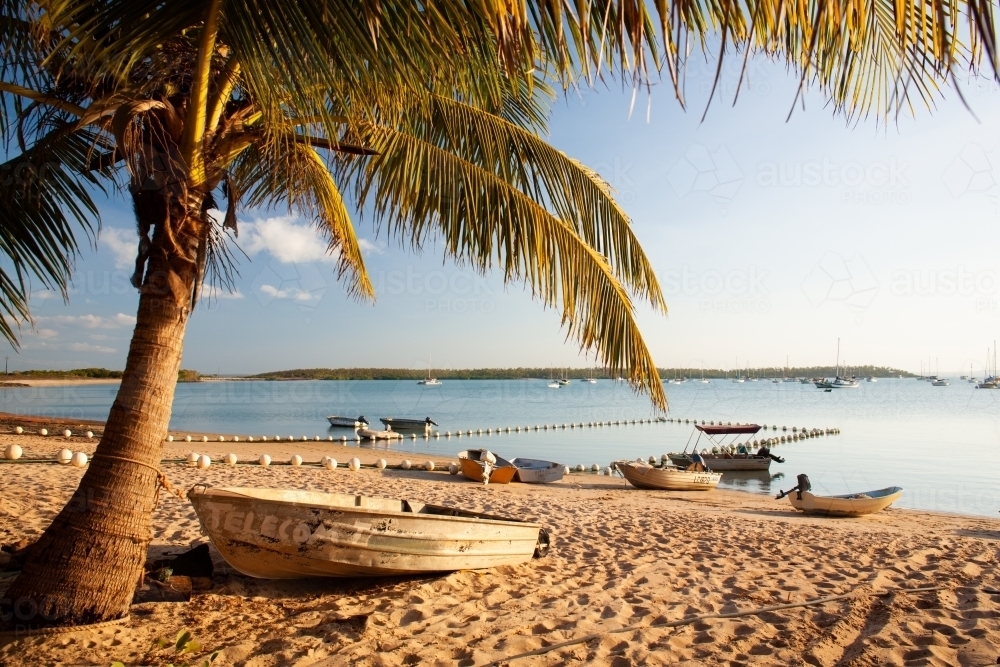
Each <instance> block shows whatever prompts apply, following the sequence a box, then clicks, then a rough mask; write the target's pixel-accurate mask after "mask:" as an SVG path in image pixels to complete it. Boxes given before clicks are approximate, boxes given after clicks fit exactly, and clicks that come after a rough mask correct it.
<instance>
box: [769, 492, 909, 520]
mask: <svg viewBox="0 0 1000 667" xmlns="http://www.w3.org/2000/svg"><path fill="white" fill-rule="evenodd" d="M865 495H867V496H869V497H868V498H852V497H851V495H844V496H817V495H815V494H812V493H810V492H809V491H803V492H802V498H801V499H799V493H798V492H797V491H793V492H792V493H790V494H788V500H789V501H790V502H791V503H792V507H794V508H795V509H797V510H799V511H801V512H805V513H806V514H815V515H820V516H864V515H865V514H874V513H875V512H880V511H882V510H884V509H885V508H886V507H888V506H889V505H891V504H893V503H894V502H896V501H897V500H898V499H899V497H900V496H902V495H903V489H901V488H900V487H898V486H890V487H887V488H885V489H879V490H877V491H868V492H866V493H865Z"/></svg>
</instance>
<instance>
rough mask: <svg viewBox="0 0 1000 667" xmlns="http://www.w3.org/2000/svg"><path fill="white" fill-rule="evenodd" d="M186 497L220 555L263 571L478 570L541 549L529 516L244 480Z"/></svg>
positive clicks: (294, 574) (249, 571)
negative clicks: (250, 484) (258, 485)
mask: <svg viewBox="0 0 1000 667" xmlns="http://www.w3.org/2000/svg"><path fill="white" fill-rule="evenodd" d="M189 497H190V498H191V502H192V504H193V505H194V508H195V512H196V513H197V515H198V519H199V520H200V521H201V525H202V526H203V527H204V529H205V530H206V532H207V533H208V535H209V537H210V538H211V539H212V543H213V544H215V546H216V548H217V549H218V550H219V553H221V554H222V556H223V557H224V558H225V559H226V562H228V563H229V564H230V565H231V566H232V567H233V568H235V569H236V570H238V571H240V572H242V573H243V574H245V575H248V576H251V577H259V578H263V579H295V578H302V577H353V576H385V575H406V574H422V573H431V572H450V571H454V570H464V569H481V568H490V567H497V566H500V565H517V564H519V563H524V562H527V561H528V560H530V559H531V557H532V555H533V554H536V551H537V555H541V554H543V553H544V552H545V550H547V548H548V534H547V533H546V532H545V531H544V529H542V528H541V527H540V526H538V524H533V523H527V522H520V521H516V520H512V519H505V518H501V517H491V516H489V515H482V514H474V513H471V512H463V511H462V510H455V509H452V508H445V507H437V506H432V505H424V504H422V503H415V502H413V501H405V500H391V499H387V498H371V497H366V496H353V495H346V494H332V493H318V492H313V491H297V490H286V489H253V488H209V489H205V490H201V491H199V490H197V487H196V489H193V490H192V492H191V493H190V494H189Z"/></svg>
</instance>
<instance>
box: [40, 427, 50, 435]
mask: <svg viewBox="0 0 1000 667" xmlns="http://www.w3.org/2000/svg"><path fill="white" fill-rule="evenodd" d="M48 434H49V431H48V429H45V428H43V429H42V430H40V431H39V432H38V435H48Z"/></svg>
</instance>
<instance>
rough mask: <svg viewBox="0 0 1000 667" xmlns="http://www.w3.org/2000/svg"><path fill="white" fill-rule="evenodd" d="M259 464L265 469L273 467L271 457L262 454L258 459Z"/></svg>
mask: <svg viewBox="0 0 1000 667" xmlns="http://www.w3.org/2000/svg"><path fill="white" fill-rule="evenodd" d="M257 463H259V464H261V465H262V466H264V467H267V466H269V465H271V457H270V456H268V455H267V454H261V455H260V458H259V459H257Z"/></svg>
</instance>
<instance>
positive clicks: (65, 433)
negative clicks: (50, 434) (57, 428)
mask: <svg viewBox="0 0 1000 667" xmlns="http://www.w3.org/2000/svg"><path fill="white" fill-rule="evenodd" d="M63 437H64V438H71V437H73V431H71V430H69V429H66V430H65V431H63Z"/></svg>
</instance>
